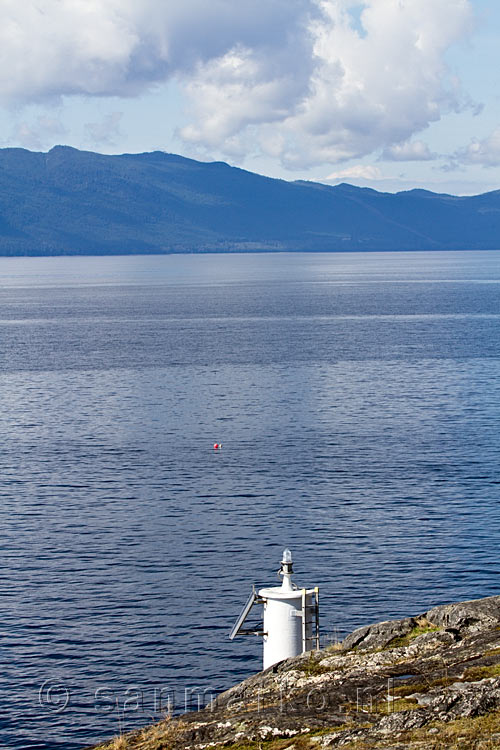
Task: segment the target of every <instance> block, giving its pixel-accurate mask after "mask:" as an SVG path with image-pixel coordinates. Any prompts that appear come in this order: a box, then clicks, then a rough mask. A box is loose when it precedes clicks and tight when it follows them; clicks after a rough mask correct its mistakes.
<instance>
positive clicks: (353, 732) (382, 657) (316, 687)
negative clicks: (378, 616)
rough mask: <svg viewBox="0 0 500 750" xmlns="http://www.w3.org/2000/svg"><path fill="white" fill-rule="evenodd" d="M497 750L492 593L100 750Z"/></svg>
mask: <svg viewBox="0 0 500 750" xmlns="http://www.w3.org/2000/svg"><path fill="white" fill-rule="evenodd" d="M337 747H338V748H340V747H341V748H345V749H346V750H371V749H372V748H373V749H374V750H375V749H379V748H380V749H382V748H383V749H384V750H498V749H499V748H500V596H494V597H489V598H487V599H477V600H474V601H469V602H460V603H458V604H448V605H443V606H439V607H435V608H433V609H431V610H429V611H428V612H425V613H423V614H420V615H417V616H413V617H407V618H405V619H402V620H391V621H387V622H381V623H378V624H375V625H368V626H365V627H362V628H359V629H358V630H355V631H354V632H353V633H351V634H350V635H349V636H347V638H346V639H345V640H344V641H343V643H340V644H336V645H334V646H330V647H329V648H326V649H324V650H322V651H315V652H311V653H310V654H303V655H302V656H299V657H296V658H294V659H288V660H287V661H284V662H281V663H279V664H277V665H275V666H274V667H271V668H270V669H268V670H266V671H265V672H261V673H259V674H257V675H255V676H253V677H250V678H249V679H247V680H245V681H244V682H242V683H241V684H239V685H236V686H235V687H233V688H231V689H230V690H228V691H226V692H225V693H223V694H221V695H220V696H218V697H217V698H216V700H214V701H213V702H212V703H211V704H210V705H209V706H208V707H207V708H205V709H204V710H202V711H199V712H193V713H188V714H185V715H183V716H182V717H179V718H175V719H166V720H164V721H161V722H159V723H158V724H154V725H153V726H150V727H147V728H145V729H142V730H138V731H135V732H132V733H130V734H127V735H123V736H120V737H116V738H114V739H113V740H111V741H110V742H107V743H105V744H102V745H99V746H98V750H122V749H123V750H124V749H125V748H126V749H127V750H128V749H130V750H167V749H168V750H186V749H187V748H189V749H190V750H208V748H214V749H215V750H222V748H230V749H231V750H327V749H329V748H332V750H333V749H334V748H337Z"/></svg>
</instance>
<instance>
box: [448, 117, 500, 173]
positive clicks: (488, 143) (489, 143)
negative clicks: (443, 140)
mask: <svg viewBox="0 0 500 750" xmlns="http://www.w3.org/2000/svg"><path fill="white" fill-rule="evenodd" d="M459 164H479V165H481V166H483V167H498V166H500V125H499V126H498V127H497V128H495V130H494V131H493V132H492V133H490V135H489V136H487V137H486V138H483V139H482V140H479V139H478V138H474V139H473V140H472V141H471V142H470V143H469V145H468V146H467V147H466V148H464V149H460V150H459V151H457V152H456V153H455V154H454V157H453V159H452V163H451V166H452V167H458V165H459Z"/></svg>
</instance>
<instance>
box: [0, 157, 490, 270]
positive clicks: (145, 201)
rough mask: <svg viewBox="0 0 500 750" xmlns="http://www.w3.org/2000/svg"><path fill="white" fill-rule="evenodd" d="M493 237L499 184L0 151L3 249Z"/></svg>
mask: <svg viewBox="0 0 500 750" xmlns="http://www.w3.org/2000/svg"><path fill="white" fill-rule="evenodd" d="M499 247H500V191H495V192H492V193H486V194H485V195H478V196H474V197H466V198H463V197H462V198H457V197H454V196H450V195H436V194H434V193H429V192H426V191H424V190H411V191H409V192H403V193H398V194H396V195H393V194H390V193H378V192H376V191H375V190H370V189H368V188H356V187H352V186H350V185H345V184H344V185H337V186H335V187H331V186H327V185H321V184H318V183H312V182H286V181H284V180H275V179H270V178H268V177H262V176H260V175H257V174H253V173H251V172H246V171H244V170H242V169H236V168H235V167H230V166H228V165H227V164H224V163H222V162H215V163H210V164H206V163H202V162H197V161H193V160H191V159H185V158H183V157H181V156H175V155H173V154H165V153H163V152H153V153H146V154H123V155H121V156H103V155H101V154H94V153H90V152H85V151H78V150H76V149H73V148H69V147H66V146H56V147H55V148H53V149H52V150H51V151H49V152H48V153H47V154H45V153H33V152H30V151H25V150H24V149H1V150H0V255H82V254H96V255H100V254H103V255H104V254H106V255H108V254H122V253H169V252H192V253H199V252H210V251H251V250H255V251H266V250H269V251H272V250H303V251H314V250H443V249H468V250H474V249H497V248H499Z"/></svg>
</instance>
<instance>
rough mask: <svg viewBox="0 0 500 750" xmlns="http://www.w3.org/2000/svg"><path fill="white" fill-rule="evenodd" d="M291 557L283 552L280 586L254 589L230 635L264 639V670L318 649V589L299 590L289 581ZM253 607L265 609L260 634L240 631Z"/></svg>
mask: <svg viewBox="0 0 500 750" xmlns="http://www.w3.org/2000/svg"><path fill="white" fill-rule="evenodd" d="M292 573H293V564H292V553H291V552H290V550H289V549H285V550H284V552H283V559H282V560H281V568H280V570H279V572H278V575H280V576H282V577H283V581H282V584H281V586H271V587H269V588H263V589H260V590H259V592H258V593H257V592H256V591H255V588H254V589H253V592H252V594H251V595H250V597H249V599H248V601H247V603H246V605H245V607H244V608H243V611H242V612H241V615H240V616H239V618H238V620H237V622H236V624H235V626H234V628H233V629H232V631H231V634H230V636H229V637H230V638H231V640H232V639H233V638H235V637H236V635H238V634H242V635H262V636H263V638H264V666H263V668H264V669H267V668H268V667H271V666H272V665H273V664H276V663H277V662H279V661H283V659H289V658H290V657H292V656H298V655H299V654H302V653H303V652H304V651H312V650H313V649H315V648H319V589H318V588H317V587H316V588H312V589H305V588H299V587H298V586H297V585H296V584H295V583H293V581H292ZM254 604H263V605H264V621H263V627H262V629H261V630H243V623H244V622H245V620H246V618H247V616H248V614H249V613H250V610H251V609H252V606H253V605H254Z"/></svg>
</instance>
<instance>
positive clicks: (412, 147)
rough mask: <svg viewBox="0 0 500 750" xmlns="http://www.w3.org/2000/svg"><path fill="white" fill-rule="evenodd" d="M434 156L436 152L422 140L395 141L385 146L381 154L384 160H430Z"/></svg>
mask: <svg viewBox="0 0 500 750" xmlns="http://www.w3.org/2000/svg"><path fill="white" fill-rule="evenodd" d="M436 158H437V154H435V153H432V152H431V150H430V149H429V146H428V145H427V144H426V143H424V142H423V141H406V142H405V143H396V144H395V145H394V146H388V147H387V148H385V149H384V151H383V153H382V156H381V159H382V160H384V161H432V160H434V159H436Z"/></svg>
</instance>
